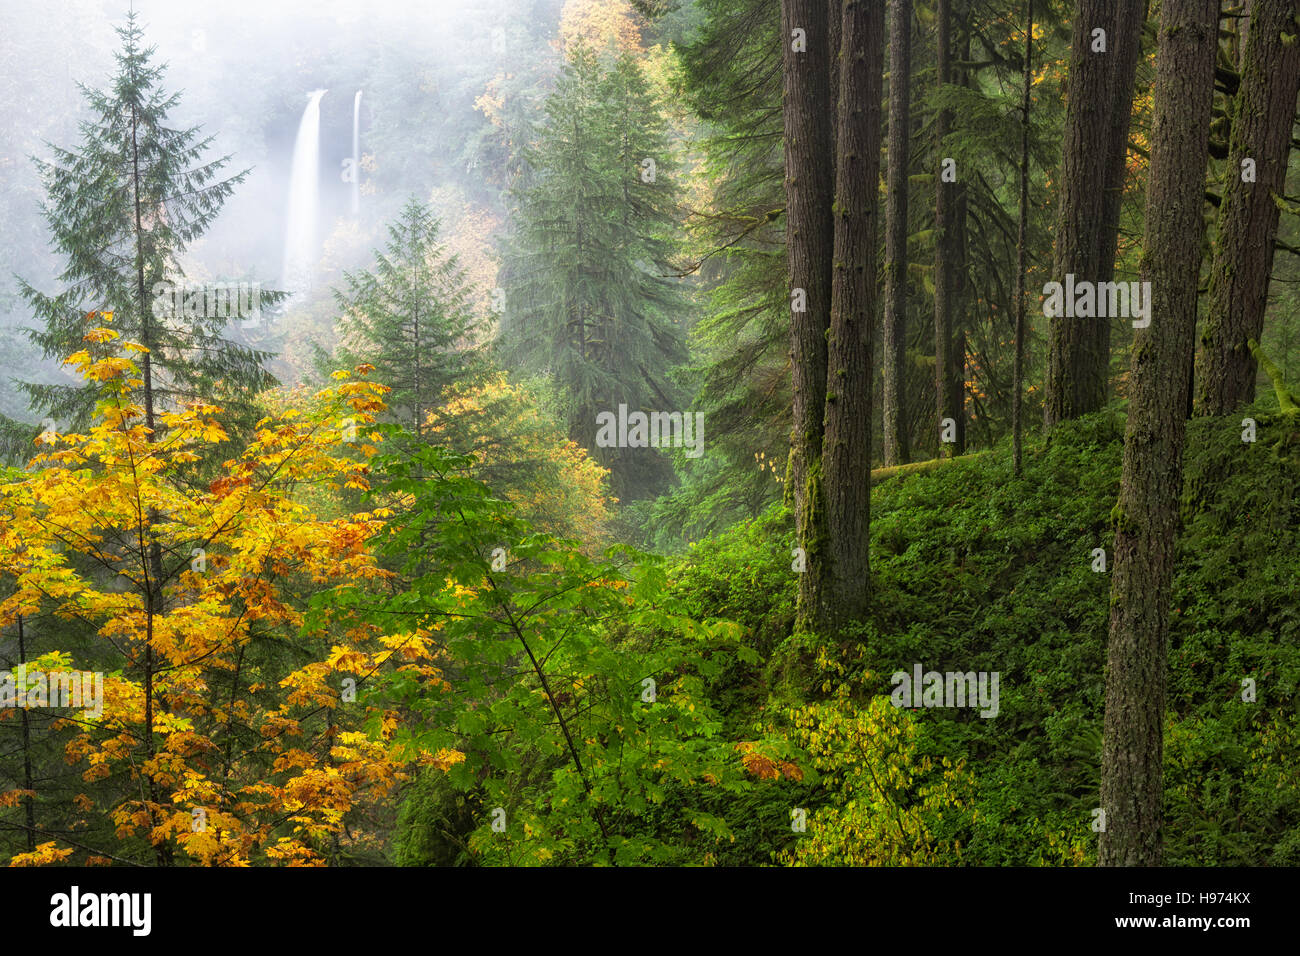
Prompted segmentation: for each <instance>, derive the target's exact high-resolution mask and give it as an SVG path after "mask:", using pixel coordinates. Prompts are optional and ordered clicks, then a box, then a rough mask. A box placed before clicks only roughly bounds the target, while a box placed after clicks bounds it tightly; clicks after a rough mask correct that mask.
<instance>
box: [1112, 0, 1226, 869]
mask: <svg viewBox="0 0 1300 956" xmlns="http://www.w3.org/2000/svg"><path fill="white" fill-rule="evenodd" d="M1218 11H1219V4H1218V0H1164V3H1163V5H1162V9H1161V15H1160V34H1159V40H1160V52H1159V56H1158V62H1157V71H1156V89H1155V107H1154V119H1153V122H1152V131H1151V166H1150V172H1149V174H1148V181H1147V202H1146V234H1145V237H1144V240H1143V245H1142V266H1141V278H1142V280H1143V281H1146V282H1150V283H1151V294H1152V311H1151V325H1150V327H1148V328H1145V329H1140V330H1138V332H1137V340H1136V342H1135V344H1134V349H1133V365H1132V373H1131V379H1130V381H1131V388H1132V399H1131V402H1130V405H1129V412H1128V424H1127V427H1126V429H1125V435H1124V466H1123V472H1122V476H1121V480H1120V495H1119V504H1118V506H1117V507H1116V509H1115V517H1116V528H1115V545H1114V549H1115V555H1114V565H1113V571H1112V573H1113V579H1112V581H1111V596H1110V640H1109V646H1108V650H1107V662H1106V718H1105V728H1104V737H1103V745H1102V767H1101V807H1102V810H1104V811H1105V829H1104V830H1103V831H1102V833H1101V838H1100V846H1099V849H1098V863H1099V864H1100V865H1102V866H1158V865H1159V864H1160V862H1161V843H1162V820H1161V810H1162V806H1161V803H1162V795H1163V775H1162V763H1161V762H1162V759H1163V754H1164V747H1163V731H1164V711H1165V667H1166V647H1165V644H1166V640H1167V638H1168V631H1169V593H1170V588H1171V584H1172V581H1173V572H1174V538H1175V529H1176V525H1177V519H1178V500H1179V496H1180V494H1181V490H1182V466H1183V447H1184V444H1185V440H1186V419H1185V417H1184V412H1185V402H1186V396H1187V389H1188V386H1189V382H1190V377H1191V374H1192V361H1191V359H1192V352H1191V347H1190V346H1191V343H1192V341H1193V339H1194V337H1195V334H1196V286H1197V274H1198V272H1199V268H1200V257H1201V234H1202V219H1201V204H1202V202H1203V196H1204V190H1205V163H1206V155H1207V147H1208V143H1209V130H1210V105H1211V101H1212V97H1213V93H1214V61H1215V54H1216V50H1217V45H1218Z"/></svg>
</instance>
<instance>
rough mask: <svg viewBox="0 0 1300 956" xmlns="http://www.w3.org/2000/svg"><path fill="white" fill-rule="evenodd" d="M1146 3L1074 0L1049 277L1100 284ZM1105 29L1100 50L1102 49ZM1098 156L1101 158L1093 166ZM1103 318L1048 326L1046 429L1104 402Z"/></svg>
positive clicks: (1109, 260) (1114, 229)
mask: <svg viewBox="0 0 1300 956" xmlns="http://www.w3.org/2000/svg"><path fill="white" fill-rule="evenodd" d="M1144 7H1145V4H1143V3H1139V2H1138V0H1080V2H1079V4H1078V10H1077V13H1076V15H1075V19H1074V30H1073V35H1072V40H1071V48H1070V72H1069V80H1068V92H1067V94H1066V97H1067V103H1066V120H1065V135H1064V142H1063V145H1062V154H1061V174H1060V180H1061V191H1060V214H1059V219H1058V221H1057V229H1056V249H1055V255H1054V258H1053V265H1052V278H1053V279H1054V280H1055V281H1058V282H1064V281H1065V276H1066V275H1073V276H1074V277H1075V279H1076V280H1077V281H1088V282H1107V281H1109V280H1110V279H1111V277H1112V276H1113V275H1114V268H1115V243H1116V239H1117V237H1118V229H1119V213H1120V204H1121V200H1122V199H1123V186H1124V181H1125V159H1126V156H1127V151H1128V127H1129V119H1130V116H1131V113H1132V105H1133V81H1134V76H1135V73H1136V70H1137V59H1138V53H1139V50H1140V43H1141V26H1142V23H1143V21H1144V19H1145V9H1144ZM1096 30H1102V31H1105V32H1104V42H1105V52H1102V51H1101V48H1100V42H1101V37H1100V36H1099V35H1098V36H1094V31H1096ZM1099 160H1100V161H1099ZM1109 368H1110V319H1109V318H1082V319H1081V318H1068V317H1066V316H1057V317H1054V318H1052V320H1051V341H1050V346H1049V351H1048V362H1047V388H1046V393H1045V397H1044V410H1043V416H1044V424H1045V425H1046V427H1047V428H1049V429H1050V428H1051V427H1052V426H1054V425H1056V423H1057V422H1060V421H1064V420H1065V419H1069V418H1077V417H1078V416H1080V415H1086V414H1087V413H1089V412H1094V411H1097V410H1098V409H1099V408H1101V407H1102V406H1103V405H1104V404H1105V403H1106V396H1107V384H1108V378H1109Z"/></svg>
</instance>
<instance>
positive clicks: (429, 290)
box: [317, 199, 482, 440]
mask: <svg viewBox="0 0 1300 956" xmlns="http://www.w3.org/2000/svg"><path fill="white" fill-rule="evenodd" d="M439 228H440V224H439V221H438V219H437V218H436V217H435V216H434V214H433V211H432V210H431V209H430V208H429V207H428V206H426V205H424V204H423V203H420V202H419V201H418V200H416V199H411V200H410V201H408V202H407V203H406V205H405V206H403V207H402V211H401V214H400V215H399V216H398V219H397V221H396V222H394V223H393V224H392V225H390V226H389V229H388V235H389V240H388V243H387V245H386V246H385V248H384V249H383V250H377V251H376V253H375V263H374V266H373V268H372V269H370V270H368V271H364V272H361V273H356V274H354V273H348V272H345V273H344V282H345V285H346V288H345V289H343V290H341V291H336V292H335V299H336V300H337V302H338V305H339V308H340V309H341V310H342V319H341V320H340V323H339V345H338V347H337V348H336V349H335V356H334V358H333V359H330V358H328V357H327V356H324V355H318V358H317V365H318V367H319V368H320V369H321V370H322V371H328V370H331V369H334V368H339V367H343V368H352V367H354V366H356V365H359V364H362V363H369V364H370V365H373V366H374V367H375V371H374V373H373V377H374V379H375V380H376V381H379V382H383V383H384V384H385V385H387V386H388V387H389V388H391V389H392V392H390V393H389V395H388V397H387V399H386V401H387V402H388V406H389V409H390V413H391V414H392V415H393V416H394V417H395V418H396V419H397V421H399V422H400V423H401V424H402V425H404V426H406V427H408V428H409V429H410V430H411V432H412V433H413V434H414V435H415V437H416V439H417V440H423V432H424V429H425V424H426V422H425V419H426V417H427V415H428V413H429V412H430V411H431V410H433V409H435V408H436V407H438V405H439V403H440V401H441V399H442V393H443V390H444V389H445V388H447V386H450V385H453V384H463V383H464V382H465V381H466V380H467V379H468V378H469V377H470V376H472V375H473V374H474V372H475V371H476V370H478V369H480V368H481V366H482V362H481V361H480V357H479V355H478V353H477V351H476V350H475V348H474V345H473V343H474V340H475V336H476V334H477V333H478V331H479V329H480V322H479V319H478V317H477V316H475V314H474V309H473V306H472V305H471V303H472V301H474V300H475V299H476V298H477V297H476V295H475V291H474V289H473V287H472V286H471V285H470V283H469V280H468V279H467V277H466V273H465V270H464V269H463V268H462V267H461V265H460V262H459V259H458V257H457V256H455V255H452V254H449V253H448V252H447V250H446V249H445V247H443V245H442V244H441V243H440V242H439V241H438V234H439Z"/></svg>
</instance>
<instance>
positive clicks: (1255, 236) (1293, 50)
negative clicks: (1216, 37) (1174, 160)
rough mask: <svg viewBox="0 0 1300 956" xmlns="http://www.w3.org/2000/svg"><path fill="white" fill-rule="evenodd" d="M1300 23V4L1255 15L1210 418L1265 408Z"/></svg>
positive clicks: (1217, 311) (1204, 358) (1208, 332)
mask: <svg viewBox="0 0 1300 956" xmlns="http://www.w3.org/2000/svg"><path fill="white" fill-rule="evenodd" d="M1296 15H1297V6H1296V2H1295V0H1255V3H1254V5H1253V7H1252V9H1251V23H1250V30H1249V33H1248V34H1247V42H1246V44H1245V52H1244V54H1243V59H1244V66H1243V69H1242V76H1241V85H1240V87H1239V88H1238V91H1237V96H1236V106H1235V110H1234V115H1233V117H1232V132H1231V134H1230V137H1229V149H1228V167H1227V179H1226V182H1225V184H1224V190H1223V202H1222V203H1221V204H1220V206H1219V215H1218V236H1217V240H1216V242H1215V244H1214V262H1213V265H1212V266H1211V268H1210V295H1209V303H1208V310H1207V315H1206V322H1205V330H1204V331H1203V333H1202V335H1201V351H1200V355H1199V356H1198V360H1197V362H1198V367H1197V384H1196V412H1197V414H1200V415H1226V414H1227V413H1229V412H1231V411H1232V410H1233V409H1235V408H1237V407H1238V406H1240V405H1244V404H1247V403H1249V402H1251V401H1253V400H1254V398H1255V379H1256V376H1257V373H1258V367H1257V365H1256V362H1255V359H1254V356H1253V355H1251V352H1250V349H1249V347H1248V346H1247V344H1246V343H1247V342H1248V341H1249V340H1250V339H1258V338H1259V337H1260V335H1261V333H1262V332H1263V329H1264V309H1265V306H1266V305H1267V304H1268V286H1269V278H1270V276H1271V274H1272V271H1273V240H1274V238H1275V237H1276V235H1277V225H1278V207H1277V203H1276V202H1275V197H1278V196H1281V195H1284V194H1285V188H1284V187H1285V183H1286V167H1287V156H1288V154H1289V152H1290V149H1291V125H1292V122H1291V121H1292V118H1293V117H1294V116H1295V107H1296V94H1297V93H1300V39H1298V36H1300V24H1297V22H1296Z"/></svg>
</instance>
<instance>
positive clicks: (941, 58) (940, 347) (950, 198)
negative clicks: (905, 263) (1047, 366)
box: [934, 0, 957, 456]
mask: <svg viewBox="0 0 1300 956" xmlns="http://www.w3.org/2000/svg"><path fill="white" fill-rule="evenodd" d="M935 19H936V26H937V31H938V38H937V47H938V50H937V56H936V62H937V66H938V69H937V74H938V80H937V82H938V85H939V89H940V90H942V89H943V87H944V86H946V85H947V84H949V83H951V82H952V52H951V43H952V38H951V31H952V4H951V0H938V2H937V12H936V14H935ZM951 128H952V110H947V109H941V110H939V115H938V116H937V117H936V118H935V124H934V137H935V159H936V161H937V168H936V169H935V194H934V235H935V239H934V393H935V394H934V399H935V402H934V404H935V418H936V419H937V421H935V423H934V428H935V432H934V434H936V435H938V434H940V433H941V431H940V430H941V429H942V425H943V420H944V419H945V418H951V419H953V420H954V421H955V420H956V418H957V411H956V409H954V408H953V406H952V386H951V383H952V321H953V301H954V295H953V293H954V288H955V282H954V279H955V275H954V264H953V261H952V242H951V237H952V233H953V230H954V227H955V224H956V211H957V195H956V193H957V183H945V182H944V181H943V173H944V169H943V165H944V164H943V160H944V159H945V156H944V140H945V139H946V138H947V136H948V133H949V131H950V130H951ZM952 453H953V445H952V444H950V443H944V442H940V444H939V454H940V455H948V456H950V455H952Z"/></svg>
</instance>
